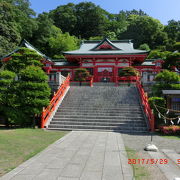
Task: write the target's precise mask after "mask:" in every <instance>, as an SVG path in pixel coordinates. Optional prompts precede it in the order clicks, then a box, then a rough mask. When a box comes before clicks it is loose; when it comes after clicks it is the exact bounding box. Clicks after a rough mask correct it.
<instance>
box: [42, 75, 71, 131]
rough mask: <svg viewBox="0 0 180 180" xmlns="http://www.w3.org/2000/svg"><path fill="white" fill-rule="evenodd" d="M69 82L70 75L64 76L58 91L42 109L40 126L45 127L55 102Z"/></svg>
mask: <svg viewBox="0 0 180 180" xmlns="http://www.w3.org/2000/svg"><path fill="white" fill-rule="evenodd" d="M69 84H70V76H68V77H67V78H66V80H65V81H64V82H63V83H62V84H61V86H60V88H59V89H58V91H57V92H56V93H55V94H54V96H53V98H52V99H51V101H50V105H49V106H48V107H47V108H45V109H43V112H42V115H41V128H44V127H45V124H46V122H47V121H48V120H49V118H50V116H51V115H52V113H53V111H54V110H55V108H56V106H57V104H58V103H59V101H60V100H61V99H62V97H63V96H64V94H65V92H66V90H67V88H68V87H69Z"/></svg>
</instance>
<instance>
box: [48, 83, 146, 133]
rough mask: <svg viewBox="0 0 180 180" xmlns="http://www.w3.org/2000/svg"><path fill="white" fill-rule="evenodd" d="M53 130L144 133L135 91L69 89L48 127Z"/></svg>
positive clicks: (127, 89)
mask: <svg viewBox="0 0 180 180" xmlns="http://www.w3.org/2000/svg"><path fill="white" fill-rule="evenodd" d="M48 129H52V130H53V129H54V130H101V131H121V132H147V125H146V122H145V119H144V116H143V112H142V109H141V106H140V103H139V95H138V92H137V89H136V87H133V86H131V87H128V86H126V87H113V86H111V87H110V86H96V87H85V86H83V87H71V88H70V90H69V92H68V93H67V95H66V97H65V98H64V100H63V102H62V104H61V105H60V107H59V108H58V110H57V112H56V114H55V116H54V117H53V119H52V121H51V122H50V124H49V125H48Z"/></svg>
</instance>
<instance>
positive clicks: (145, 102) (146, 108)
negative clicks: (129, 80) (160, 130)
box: [136, 81, 154, 132]
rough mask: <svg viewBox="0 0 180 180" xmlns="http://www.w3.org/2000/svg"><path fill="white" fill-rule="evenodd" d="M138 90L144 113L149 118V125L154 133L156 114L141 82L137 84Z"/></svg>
mask: <svg viewBox="0 0 180 180" xmlns="http://www.w3.org/2000/svg"><path fill="white" fill-rule="evenodd" d="M136 85H137V88H138V90H139V94H140V98H141V103H142V105H143V109H144V112H145V114H146V116H147V118H148V121H149V125H150V130H151V131H152V132H154V114H153V112H152V109H151V108H150V105H149V102H148V96H147V94H146V93H145V92H144V89H143V87H142V84H141V82H140V81H137V82H136Z"/></svg>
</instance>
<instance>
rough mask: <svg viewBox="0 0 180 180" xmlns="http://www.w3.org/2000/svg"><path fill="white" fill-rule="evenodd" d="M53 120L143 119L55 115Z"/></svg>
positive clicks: (137, 117) (140, 118)
mask: <svg viewBox="0 0 180 180" xmlns="http://www.w3.org/2000/svg"><path fill="white" fill-rule="evenodd" d="M54 118H56V119H58V118H66V119H76V118H77V119H129V120H131V119H136V120H142V119H144V118H143V117H139V116H136V117H135V116H134V117H133V116H131V117H127V116H113V117H112V116H92V115H91V116H80V115H79V116H71V115H67V116H64V115H55V116H54Z"/></svg>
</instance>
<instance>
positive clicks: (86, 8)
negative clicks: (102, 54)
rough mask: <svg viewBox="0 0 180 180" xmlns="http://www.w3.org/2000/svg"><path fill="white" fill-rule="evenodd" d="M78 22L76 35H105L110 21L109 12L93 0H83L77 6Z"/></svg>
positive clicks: (85, 36)
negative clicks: (91, 0) (83, 0)
mask: <svg viewBox="0 0 180 180" xmlns="http://www.w3.org/2000/svg"><path fill="white" fill-rule="evenodd" d="M75 12H76V17H77V23H76V26H75V31H74V32H75V35H76V36H79V35H80V36H81V37H82V38H85V39H88V38H90V37H93V36H103V35H104V32H105V27H106V25H107V23H108V21H109V20H108V17H107V15H108V12H106V11H105V10H103V9H102V8H100V7H99V6H96V5H95V4H93V3H91V2H82V3H79V4H77V5H76V6H75Z"/></svg>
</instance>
